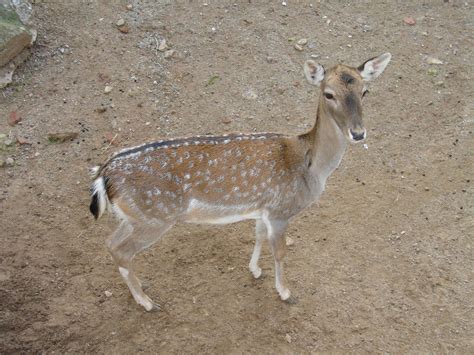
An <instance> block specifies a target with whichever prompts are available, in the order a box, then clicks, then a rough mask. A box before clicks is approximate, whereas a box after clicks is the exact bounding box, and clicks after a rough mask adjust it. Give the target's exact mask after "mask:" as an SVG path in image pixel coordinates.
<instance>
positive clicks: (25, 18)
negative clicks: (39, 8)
mask: <svg viewBox="0 0 474 355" xmlns="http://www.w3.org/2000/svg"><path fill="white" fill-rule="evenodd" d="M0 3H1V1H0ZM10 3H11V4H12V5H13V7H14V8H15V12H16V13H17V14H18V17H20V21H21V22H23V23H25V24H27V23H28V22H29V20H30V17H31V14H32V13H33V7H32V6H31V4H30V1H28V0H10Z"/></svg>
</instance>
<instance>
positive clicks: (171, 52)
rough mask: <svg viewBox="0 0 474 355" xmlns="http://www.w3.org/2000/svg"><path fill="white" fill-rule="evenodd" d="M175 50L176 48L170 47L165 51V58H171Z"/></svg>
mask: <svg viewBox="0 0 474 355" xmlns="http://www.w3.org/2000/svg"><path fill="white" fill-rule="evenodd" d="M174 52H175V50H174V49H170V50H168V51H166V52H165V58H166V59H168V58H171V57H172V56H173V54H174Z"/></svg>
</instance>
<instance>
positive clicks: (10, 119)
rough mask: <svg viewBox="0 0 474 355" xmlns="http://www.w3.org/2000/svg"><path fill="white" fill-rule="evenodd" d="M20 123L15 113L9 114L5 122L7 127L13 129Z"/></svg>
mask: <svg viewBox="0 0 474 355" xmlns="http://www.w3.org/2000/svg"><path fill="white" fill-rule="evenodd" d="M20 121H21V117H20V115H19V114H18V113H17V112H16V111H12V112H10V116H8V121H7V123H8V125H9V126H12V127H13V126H15V125H16V124H17V123H18V122H20Z"/></svg>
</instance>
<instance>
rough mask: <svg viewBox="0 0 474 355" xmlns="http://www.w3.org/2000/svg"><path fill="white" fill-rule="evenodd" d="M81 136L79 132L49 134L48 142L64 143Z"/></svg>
mask: <svg viewBox="0 0 474 355" xmlns="http://www.w3.org/2000/svg"><path fill="white" fill-rule="evenodd" d="M78 135H79V132H57V133H49V134H48V141H49V142H50V143H63V142H65V141H67V140H71V141H72V140H73V139H75V138H76V137H77V136H78Z"/></svg>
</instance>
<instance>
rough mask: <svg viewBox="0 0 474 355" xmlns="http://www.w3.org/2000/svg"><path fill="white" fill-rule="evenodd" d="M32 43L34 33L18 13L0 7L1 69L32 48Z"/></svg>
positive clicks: (6, 7) (4, 6)
mask: <svg viewBox="0 0 474 355" xmlns="http://www.w3.org/2000/svg"><path fill="white" fill-rule="evenodd" d="M2 3H3V2H2ZM32 41H33V34H32V32H31V31H30V30H29V29H27V28H26V27H25V25H23V23H22V22H21V21H20V18H19V17H18V15H17V13H16V12H15V11H14V10H13V9H12V8H11V7H10V6H7V5H0V67H3V66H4V65H5V64H7V63H9V62H10V61H11V60H12V59H13V58H15V57H16V56H17V55H18V54H20V53H21V52H22V51H23V50H24V49H25V48H27V47H29V46H31V44H32Z"/></svg>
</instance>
